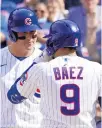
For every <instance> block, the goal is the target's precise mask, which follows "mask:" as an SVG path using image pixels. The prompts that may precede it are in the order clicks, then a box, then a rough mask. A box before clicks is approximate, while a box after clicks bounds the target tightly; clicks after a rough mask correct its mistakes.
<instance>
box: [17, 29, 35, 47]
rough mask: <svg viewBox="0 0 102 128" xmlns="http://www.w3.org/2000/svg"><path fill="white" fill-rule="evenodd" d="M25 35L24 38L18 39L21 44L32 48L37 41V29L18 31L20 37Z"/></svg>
mask: <svg viewBox="0 0 102 128" xmlns="http://www.w3.org/2000/svg"><path fill="white" fill-rule="evenodd" d="M22 36H24V37H25V39H24V40H18V41H19V42H20V45H22V46H24V48H26V49H32V47H33V46H34V44H35V43H36V41H37V31H30V32H18V37H22Z"/></svg>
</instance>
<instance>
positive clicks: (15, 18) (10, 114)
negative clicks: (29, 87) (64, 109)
mask: <svg viewBox="0 0 102 128" xmlns="http://www.w3.org/2000/svg"><path fill="white" fill-rule="evenodd" d="M30 23H31V24H30ZM38 28H39V25H38V21H37V19H36V16H35V14H34V12H32V11H31V10H29V9H27V8H19V9H16V10H14V11H13V12H11V14H10V16H9V20H8V31H9V36H10V38H11V40H12V41H13V42H15V43H12V45H10V46H8V47H5V48H3V49H2V50H1V51H0V52H1V65H0V68H1V70H0V77H1V79H0V89H1V90H0V93H1V95H0V110H1V111H0V128H11V127H12V128H38V124H39V123H38V122H40V119H41V114H40V112H39V100H40V93H39V92H36V93H35V94H34V95H35V96H36V97H34V96H33V98H32V99H30V100H26V101H24V102H23V103H21V104H19V105H14V104H12V103H11V102H10V101H9V100H8V98H7V92H8V90H9V89H10V87H11V85H12V84H13V83H14V82H15V80H16V79H17V78H19V77H20V76H21V75H22V73H23V72H24V71H25V70H26V69H27V68H28V67H29V66H30V65H31V64H32V62H33V61H34V59H35V58H36V57H38V56H39V57H38V59H37V60H35V61H37V62H38V61H47V60H48V58H49V57H48V58H47V56H46V55H45V56H44V55H43V54H46V53H43V54H42V51H40V50H39V49H37V48H36V47H35V43H36V40H37V31H36V30H37V29H38ZM21 62H22V63H23V67H22V68H19V67H20V66H19V65H20V63H21ZM26 77H27V76H25V79H26ZM37 90H38V91H39V89H37Z"/></svg>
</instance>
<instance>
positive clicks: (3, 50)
mask: <svg viewBox="0 0 102 128" xmlns="http://www.w3.org/2000/svg"><path fill="white" fill-rule="evenodd" d="M0 50H1V52H6V51H8V46H6V47H4V48H2V49H0Z"/></svg>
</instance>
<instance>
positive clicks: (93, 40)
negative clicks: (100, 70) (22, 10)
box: [0, 0, 102, 120]
mask: <svg viewBox="0 0 102 128" xmlns="http://www.w3.org/2000/svg"><path fill="white" fill-rule="evenodd" d="M0 4H1V32H0V39H1V40H0V44H1V48H4V47H6V46H7V45H10V44H11V43H12V42H11V41H10V39H9V35H8V28H7V24H8V17H9V14H10V13H11V12H12V11H13V10H14V9H16V8H19V7H28V8H30V9H32V10H33V11H35V13H36V15H37V17H38V22H39V24H40V26H41V28H42V29H41V30H39V31H38V35H39V36H38V41H37V44H36V47H38V48H40V49H41V50H43V49H44V48H45V43H46V40H43V36H44V35H46V34H48V33H49V28H50V25H51V23H52V22H54V21H56V20H59V19H69V20H72V21H74V22H76V23H77V25H78V26H79V28H80V30H81V33H82V42H83V47H82V48H80V49H78V50H77V54H78V55H79V56H82V57H84V58H87V59H89V60H91V61H96V62H99V63H102V56H101V54H102V44H101V30H102V27H101V25H102V20H101V0H1V1H0ZM40 37H42V38H40ZM62 43H63V42H62ZM100 116H101V115H100V108H99V107H98V106H97V117H98V118H99V120H100ZM98 118H97V120H98Z"/></svg>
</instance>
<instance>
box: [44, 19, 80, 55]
mask: <svg viewBox="0 0 102 128" xmlns="http://www.w3.org/2000/svg"><path fill="white" fill-rule="evenodd" d="M44 38H48V40H47V42H46V46H47V49H46V50H47V52H48V55H49V56H50V55H53V54H54V53H55V51H56V50H58V49H59V48H64V47H72V48H76V47H80V46H81V45H82V44H81V32H80V29H79V27H78V26H77V24H75V23H74V22H72V21H69V20H67V19H64V20H58V21H55V22H54V23H52V25H51V27H50V33H49V35H46V36H45V37H44Z"/></svg>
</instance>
